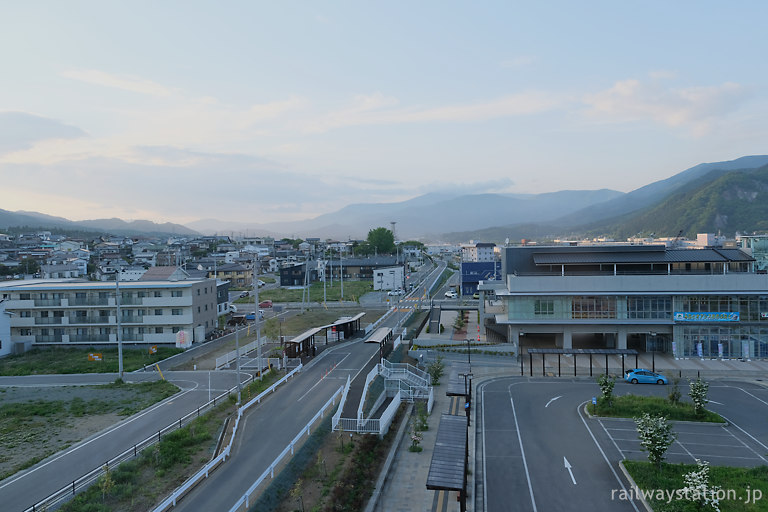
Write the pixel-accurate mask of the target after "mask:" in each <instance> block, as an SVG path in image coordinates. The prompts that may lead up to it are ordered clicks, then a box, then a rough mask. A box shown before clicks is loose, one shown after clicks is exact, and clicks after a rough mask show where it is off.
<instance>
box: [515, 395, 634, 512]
mask: <svg viewBox="0 0 768 512" xmlns="http://www.w3.org/2000/svg"><path fill="white" fill-rule="evenodd" d="M509 402H510V403H511V404H512V416H513V417H514V418H515V429H517V442H518V443H520V453H522V455H523V467H524V468H525V478H526V479H527V480H528V492H529V493H530V495H531V505H532V506H533V512H538V509H537V508H536V500H535V499H534V497H533V486H532V485H531V475H530V473H528V462H527V461H526V460H525V448H523V438H522V437H521V436H520V425H519V424H518V423H517V413H516V412H515V400H514V399H513V398H512V397H509ZM638 512H639V511H638Z"/></svg>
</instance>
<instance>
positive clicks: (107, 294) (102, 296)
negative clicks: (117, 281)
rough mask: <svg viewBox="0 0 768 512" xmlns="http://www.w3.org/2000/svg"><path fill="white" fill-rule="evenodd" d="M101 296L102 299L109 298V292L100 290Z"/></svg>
mask: <svg viewBox="0 0 768 512" xmlns="http://www.w3.org/2000/svg"><path fill="white" fill-rule="evenodd" d="M99 298H100V299H108V298H109V292H99Z"/></svg>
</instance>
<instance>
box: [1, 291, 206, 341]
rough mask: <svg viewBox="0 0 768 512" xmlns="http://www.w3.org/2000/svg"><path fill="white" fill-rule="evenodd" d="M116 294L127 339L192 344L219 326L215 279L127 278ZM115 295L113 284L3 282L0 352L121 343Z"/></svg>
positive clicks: (124, 339)
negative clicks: (44, 347) (138, 279)
mask: <svg viewBox="0 0 768 512" xmlns="http://www.w3.org/2000/svg"><path fill="white" fill-rule="evenodd" d="M119 291H120V329H121V334H122V336H121V341H122V342H123V343H129V344H132V345H134V344H136V345H142V344H144V345H156V344H179V342H180V340H181V342H182V343H181V344H182V345H187V344H188V343H190V342H192V341H203V340H204V339H205V337H206V336H207V335H208V333H210V332H211V331H212V330H213V329H215V328H216V327H217V317H218V311H217V300H218V299H217V284H216V280H215V279H207V278H205V279H184V280H179V281H167V280H166V281H159V280H158V281H129V282H121V283H119ZM116 292H117V287H116V283H115V282H114V281H113V282H102V281H83V280H76V279H32V280H26V281H11V282H8V283H0V356H2V355H7V354H9V353H11V352H13V351H23V350H26V349H29V348H34V347H41V346H94V345H96V346H109V345H116V344H117V328H118V322H117V301H116ZM3 338H5V339H3Z"/></svg>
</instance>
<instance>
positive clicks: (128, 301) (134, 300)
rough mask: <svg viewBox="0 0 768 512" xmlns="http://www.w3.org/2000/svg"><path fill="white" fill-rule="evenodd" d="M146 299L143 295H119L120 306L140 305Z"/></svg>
mask: <svg viewBox="0 0 768 512" xmlns="http://www.w3.org/2000/svg"><path fill="white" fill-rule="evenodd" d="M145 300H146V299H145V298H144V297H120V305H121V306H141V305H143V304H144V301H145Z"/></svg>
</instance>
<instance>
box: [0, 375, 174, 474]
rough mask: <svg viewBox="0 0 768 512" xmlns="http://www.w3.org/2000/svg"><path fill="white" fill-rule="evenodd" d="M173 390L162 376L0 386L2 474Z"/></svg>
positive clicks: (0, 459)
mask: <svg viewBox="0 0 768 512" xmlns="http://www.w3.org/2000/svg"><path fill="white" fill-rule="evenodd" d="M176 390H177V389H176V388H175V386H173V385H171V384H169V383H167V382H164V381H161V382H159V383H145V384H139V385H132V384H122V385H114V384H110V385H107V386H66V387H42V388H33V387H7V388H0V478H6V477H8V476H10V475H12V474H13V473H16V472H17V471H20V470H22V469H25V468H27V467H29V466H31V465H32V464H34V463H36V462H37V461H39V460H42V459H44V458H45V457H47V456H49V455H51V454H54V453H56V452H58V451H61V450H64V449H65V448H67V447H68V446H70V445H72V444H74V443H76V442H78V441H81V440H83V439H86V438H87V437H89V436H91V435H93V434H95V433H97V432H100V431H101V430H103V429H105V428H107V427H109V426H111V425H114V424H115V423H117V422H119V421H121V420H122V419H123V418H124V417H126V416H128V415H130V414H133V413H134V412H136V411H138V410H141V409H143V408H145V407H148V406H149V405H151V404H153V403H155V402H157V401H159V400H162V399H163V398H165V397H167V396H170V395H171V394H173V393H174V392H175V391H176Z"/></svg>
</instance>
